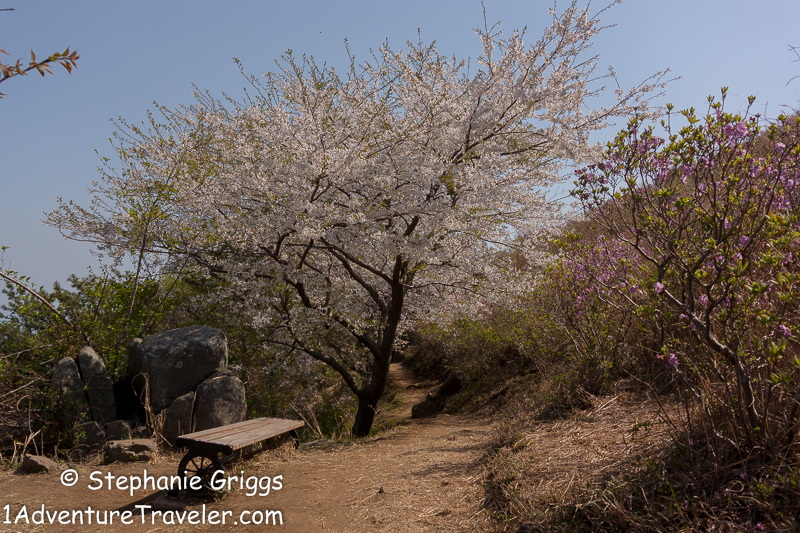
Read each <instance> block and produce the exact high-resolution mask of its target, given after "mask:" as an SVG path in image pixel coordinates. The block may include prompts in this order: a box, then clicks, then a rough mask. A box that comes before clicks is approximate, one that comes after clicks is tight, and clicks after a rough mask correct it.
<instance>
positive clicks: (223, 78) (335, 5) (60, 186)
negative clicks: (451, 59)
mask: <svg viewBox="0 0 800 533" xmlns="http://www.w3.org/2000/svg"><path fill="white" fill-rule="evenodd" d="M485 4H486V10H487V18H488V20H489V23H490V24H491V23H493V22H496V21H502V23H503V27H504V28H505V29H506V30H507V31H510V30H511V29H513V28H517V27H522V26H528V40H529V41H531V42H532V41H535V39H536V38H537V36H538V35H539V33H540V31H541V29H542V28H543V27H544V26H545V25H546V24H547V22H548V20H549V18H548V14H547V8H548V6H550V5H551V2H549V1H540V0H529V1H521V0H502V1H500V0H485ZM560 4H561V5H566V2H564V1H563V0H562V1H561V2H560ZM603 5H604V4H603V3H602V2H595V3H593V4H592V6H593V8H595V9H599V8H601V7H602V6H603ZM0 7H3V8H14V9H15V11H9V12H0V28H2V31H0V49H5V50H6V51H8V52H9V56H6V57H5V58H4V59H3V61H4V62H5V63H8V62H11V61H12V60H16V59H17V58H22V59H26V58H27V57H28V54H29V51H30V50H31V49H33V50H34V51H35V52H36V53H37V55H39V56H40V57H41V56H46V55H47V54H49V53H50V52H54V51H62V50H63V49H64V48H66V47H67V46H69V47H71V48H72V49H77V50H78V52H79V53H80V55H81V58H80V60H79V62H78V69H77V70H75V71H74V72H73V74H72V75H71V76H70V75H67V73H66V71H64V70H63V69H61V68H60V67H59V68H58V70H55V71H54V72H55V75H54V76H48V77H46V78H40V77H39V76H38V75H29V76H27V77H24V78H16V79H11V80H8V81H6V82H4V83H2V84H1V85H0V90H2V92H4V93H6V97H5V98H3V99H1V100H0V245H4V246H8V247H9V248H8V249H7V250H6V251H5V253H4V255H3V259H2V264H1V265H0V266H2V267H3V268H6V269H13V270H16V271H19V272H21V273H23V274H25V275H29V276H31V277H32V278H33V280H34V282H36V283H37V284H42V285H45V286H48V287H49V286H50V285H51V284H52V283H53V282H54V281H56V280H61V281H63V280H65V279H66V277H67V276H68V275H69V274H70V273H77V274H79V275H85V274H86V273H87V269H88V267H90V266H92V267H94V268H95V270H97V265H98V261H97V259H96V258H95V257H93V256H92V255H91V254H90V253H89V247H88V246H87V245H84V244H81V243H75V242H71V241H66V240H64V239H63V238H62V237H61V235H60V234H59V232H58V230H56V229H53V228H49V227H46V226H44V225H43V224H42V223H41V219H42V218H43V216H44V215H43V213H44V212H47V211H50V210H52V209H54V208H55V207H56V197H58V196H61V197H63V198H65V199H71V200H75V201H76V202H79V203H82V204H86V203H88V202H89V197H88V194H87V192H86V189H87V187H88V186H89V185H90V184H91V182H92V180H94V179H97V178H98V174H97V171H96V168H97V165H98V156H97V154H96V153H95V150H98V151H99V153H100V155H106V156H111V155H112V153H111V150H110V147H109V143H108V138H109V137H110V136H111V134H112V132H113V130H114V128H113V125H112V124H111V123H110V122H109V119H111V118H114V117H123V118H125V119H126V120H127V121H129V122H131V123H136V122H138V121H140V120H141V119H143V118H144V115H145V112H146V111H147V109H149V108H151V107H152V103H153V101H158V102H159V103H161V104H165V105H168V106H175V105H179V104H188V103H191V102H192V97H191V93H192V90H193V89H192V84H193V83H194V84H196V85H197V86H198V87H199V88H201V89H203V90H209V91H210V92H211V93H212V94H215V95H221V93H222V92H223V91H224V92H226V93H228V94H231V95H232V96H234V97H236V96H239V95H241V88H242V87H243V86H244V85H245V80H244V79H243V78H242V77H241V75H240V74H239V71H238V69H237V67H236V65H235V64H234V62H233V61H232V58H233V57H238V58H239V59H240V60H241V61H242V62H243V64H244V66H245V69H246V70H247V71H248V73H252V74H259V73H261V72H265V71H268V70H271V69H272V68H273V67H274V60H275V59H276V58H278V57H279V56H280V54H281V53H283V52H284V51H286V50H287V49H293V50H294V52H295V53H303V52H304V53H307V54H310V55H313V56H314V57H316V58H317V59H318V60H320V61H327V62H328V64H330V65H334V66H337V67H338V66H344V65H345V64H346V62H347V55H346V51H345V47H344V44H343V42H344V39H345V38H347V39H348V40H349V43H350V49H351V51H352V52H353V53H354V54H355V55H356V56H357V58H366V56H367V54H368V52H369V49H370V48H377V47H378V46H379V45H380V44H381V43H383V42H384V40H385V39H387V38H388V40H389V43H390V45H391V46H393V47H395V48H400V47H403V46H404V44H405V42H406V41H407V40H409V39H410V40H416V38H417V30H418V29H420V30H421V32H422V38H423V40H424V41H432V40H436V41H437V43H438V48H439V50H440V51H441V52H443V53H446V54H448V55H450V54H456V55H457V56H459V57H468V56H472V57H474V56H476V55H477V53H478V52H479V43H478V40H477V38H476V36H475V35H474V33H473V31H472V28H474V27H475V26H481V25H483V16H482V8H481V4H480V1H479V0H425V1H421V0H406V1H403V2H383V1H378V0H373V1H363V0H359V1H345V0H342V1H339V2H333V1H327V2H326V1H322V0H317V1H302V0H297V1H295V2H292V3H290V2H286V1H281V2H277V1H268V0H262V1H256V0H236V1H229V2H219V1H211V0H191V1H189V0H170V1H164V0H158V1H150V0H139V1H137V2H113V1H108V0H103V1H100V0H86V1H82V0H78V1H75V2H64V1H55V0H47V1H45V0H24V1H22V0H6V1H5V2H3V4H2V5H0ZM602 20H603V21H604V22H605V23H608V24H616V27H614V28H610V29H608V30H605V31H604V32H603V33H602V34H601V35H600V36H598V38H597V39H596V40H595V45H594V47H593V52H594V53H596V54H598V55H599V56H600V62H601V69H602V68H605V66H608V65H613V66H614V68H615V69H616V70H617V72H618V74H619V77H620V79H621V81H622V83H623V85H624V86H631V85H634V84H636V83H638V82H640V81H642V80H643V79H644V78H646V77H648V76H649V75H650V74H652V73H653V72H655V71H656V70H659V69H662V68H665V67H669V68H671V69H672V74H673V75H675V76H680V77H681V79H680V80H678V81H675V82H673V83H671V84H670V85H669V87H668V88H667V94H666V97H665V98H664V99H663V100H662V103H664V102H667V101H669V102H672V103H674V104H675V105H676V106H677V107H678V108H679V109H682V108H685V107H688V106H690V105H693V106H695V107H697V108H698V109H699V110H700V111H702V110H704V109H705V104H706V96H707V95H709V94H714V95H718V94H719V89H720V87H721V86H723V85H725V86H728V87H730V90H729V98H728V99H729V103H730V104H731V107H729V109H737V108H740V107H741V106H743V105H744V104H745V102H746V98H747V96H748V95H750V94H753V95H755V96H756V97H757V98H758V99H757V102H756V106H755V107H756V109H757V110H758V111H760V112H766V115H768V116H775V115H777V114H778V113H779V112H781V111H782V110H786V109H789V110H791V109H795V108H798V107H800V79H796V80H794V81H792V82H791V83H788V82H789V81H790V79H791V78H792V77H793V76H796V75H800V62H794V61H795V60H796V59H797V57H796V56H795V55H794V54H793V53H791V52H790V51H789V46H790V45H797V46H800V34H798V32H797V29H796V28H797V21H798V20H800V2H797V0H765V1H763V2H760V3H756V2H753V1H742V0H671V1H665V0H661V1H656V0H626V1H625V2H624V3H623V4H621V5H618V6H615V7H613V8H612V9H611V10H609V11H607V12H606V13H604V16H603V18H602ZM787 83H788V85H787ZM784 106H786V107H784ZM610 135H611V132H609V136H610ZM596 140H604V139H599V138H598V139H596Z"/></svg>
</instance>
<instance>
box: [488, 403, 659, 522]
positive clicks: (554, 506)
mask: <svg viewBox="0 0 800 533" xmlns="http://www.w3.org/2000/svg"><path fill="white" fill-rule="evenodd" d="M593 404H594V407H592V408H591V409H589V410H586V411H582V412H579V413H577V414H574V415H573V416H571V417H569V418H566V419H561V420H555V421H537V420H536V419H535V417H534V416H532V411H528V412H527V413H526V412H520V413H518V414H517V415H516V416H511V417H510V418H508V419H506V421H505V422H504V423H503V426H502V427H501V429H500V430H499V432H498V437H497V438H496V439H495V443H494V444H495V447H494V450H493V451H492V452H491V453H490V455H489V459H488V470H487V478H486V486H487V489H488V507H489V509H490V510H491V511H492V512H493V515H494V517H495V518H496V519H498V520H499V521H500V522H501V523H502V524H504V528H505V529H512V528H515V527H517V526H518V525H519V524H521V523H526V522H528V521H531V520H536V521H537V522H539V523H542V522H549V521H552V520H554V519H557V515H558V514H559V513H561V512H562V510H563V509H564V508H565V507H567V506H575V505H586V506H592V505H595V504H596V503H597V502H594V501H591V500H588V501H586V500H583V501H581V502H580V503H578V501H579V500H581V499H582V498H581V496H585V495H586V494H587V493H595V494H598V493H600V492H602V490H603V486H604V484H605V481H606V480H608V479H610V478H613V477H615V476H618V475H620V474H622V473H624V472H626V471H628V470H629V469H630V466H631V465H632V464H635V463H637V462H640V461H641V460H643V459H645V458H648V457H652V456H654V455H658V454H660V453H661V450H663V449H664V447H665V446H666V445H667V444H668V443H669V441H670V436H669V431H668V427H667V426H666V424H665V423H664V422H663V421H662V420H661V418H660V417H659V415H658V410H657V409H656V408H655V406H654V405H653V404H652V403H650V402H648V401H647V398H645V397H643V395H642V394H637V393H631V392H624V393H621V394H618V395H615V396H610V397H596V398H593Z"/></svg>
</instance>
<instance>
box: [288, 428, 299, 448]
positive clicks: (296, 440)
mask: <svg viewBox="0 0 800 533" xmlns="http://www.w3.org/2000/svg"><path fill="white" fill-rule="evenodd" d="M289 435H291V436H292V438H293V439H294V447H295V449H297V448H299V447H300V434H299V433H298V432H297V430H296V429H293V430H291V431H290V432H289Z"/></svg>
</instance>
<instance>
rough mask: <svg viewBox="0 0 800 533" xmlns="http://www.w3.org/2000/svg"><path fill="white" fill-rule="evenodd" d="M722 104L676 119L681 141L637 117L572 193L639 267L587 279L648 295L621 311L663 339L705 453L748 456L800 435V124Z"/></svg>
mask: <svg viewBox="0 0 800 533" xmlns="http://www.w3.org/2000/svg"><path fill="white" fill-rule="evenodd" d="M753 100H754V99H752V98H751V99H750V105H751V106H752V103H753ZM724 101H725V90H723V95H722V99H721V100H719V101H716V100H715V99H713V98H709V104H710V107H709V113H708V114H707V116H705V117H703V118H699V117H698V116H697V115H696V114H695V111H694V109H689V110H686V111H683V112H682V113H681V114H682V115H683V116H684V118H685V119H686V121H687V122H688V124H687V125H686V126H684V127H682V128H680V129H676V128H674V127H673V126H672V119H673V118H674V116H673V113H672V108H671V106H668V111H669V112H668V114H667V116H666V118H665V120H663V121H662V127H663V129H664V132H665V133H664V136H663V137H659V136H658V135H656V130H655V128H654V127H653V126H647V125H645V124H643V123H642V122H641V121H640V120H639V119H636V118H634V119H633V120H631V121H630V123H629V124H628V126H627V128H626V129H624V130H623V131H622V132H620V133H619V135H618V136H617V138H616V139H615V141H614V142H612V143H609V145H608V147H607V149H606V151H605V152H604V156H603V160H602V161H601V162H600V163H598V164H595V165H590V166H588V167H586V168H584V169H581V170H579V171H577V172H576V176H577V180H576V181H575V184H576V189H575V190H574V191H573V194H574V195H575V196H576V197H577V198H579V200H580V202H581V204H582V206H583V208H584V212H585V214H586V215H587V217H588V218H589V219H590V220H592V221H593V222H594V223H596V224H597V225H598V226H599V227H600V228H602V231H603V232H604V234H605V235H606V238H607V239H608V240H609V241H613V243H614V245H613V246H615V247H618V248H622V249H624V250H626V252H627V253H628V254H631V256H632V257H635V261H634V260H630V261H629V263H630V264H634V263H636V264H640V265H641V268H639V269H634V270H632V271H631V272H630V273H628V276H629V277H628V279H623V278H625V276H626V274H625V273H624V272H621V271H620V269H619V268H618V266H617V265H616V264H615V263H614V262H613V261H607V262H606V263H605V269H606V270H605V272H604V273H603V272H598V273H596V274H595V277H596V279H598V280H600V279H602V280H605V281H604V285H605V289H604V290H606V291H610V290H613V291H615V294H617V295H621V294H624V293H625V292H626V291H627V292H630V286H631V284H635V285H637V288H638V289H639V290H641V291H644V292H645V293H646V295H645V296H646V297H640V298H635V297H630V298H627V299H626V301H625V303H626V304H627V305H628V306H630V307H631V308H632V309H633V310H635V311H636V312H637V316H640V317H642V318H643V319H645V320H649V321H650V322H651V324H652V326H653V327H654V328H655V329H657V330H659V331H660V332H661V333H660V336H661V337H662V338H661V344H662V345H661V354H662V356H661V357H660V359H661V361H663V363H664V364H666V365H669V368H670V369H671V371H672V372H674V375H675V377H676V379H677V380H678V381H679V382H680V384H681V386H682V390H683V391H686V392H688V393H689V394H688V396H687V398H689V399H687V402H689V403H691V404H692V408H691V409H687V411H686V412H687V413H691V414H692V416H697V415H699V416H700V417H701V419H702V424H700V425H699V427H702V428H703V430H704V432H705V437H706V439H704V440H705V442H707V443H708V444H709V446H711V447H712V448H713V447H714V446H716V445H717V444H729V445H733V446H734V447H735V449H737V450H739V451H741V452H745V453H747V452H749V451H752V450H754V449H763V448H769V449H775V448H777V447H784V446H786V445H791V444H793V443H794V442H795V439H796V437H797V433H798V415H800V409H798V406H800V357H798V349H797V348H798V346H797V341H796V340H795V335H794V333H795V332H796V330H797V328H798V316H799V315H798V292H797V291H798V289H797V285H798V281H800V277H798V276H799V272H798V271H799V270H800V269H798V266H799V265H798V261H797V256H798V251H799V250H798V247H800V221H799V220H798V202H800V143H799V142H798V141H799V140H798V135H799V134H800V119H798V118H797V117H795V116H791V117H789V116H781V117H779V118H778V119H777V120H776V121H774V122H773V123H771V124H768V125H766V126H764V125H763V124H764V121H763V119H761V117H759V116H758V115H753V114H750V112H749V107H748V110H747V111H746V112H745V113H744V115H742V116H740V115H735V114H730V113H727V112H725V110H724ZM598 266H599V265H598ZM636 276H638V282H637V280H636ZM598 294H600V293H598ZM692 427H698V425H692Z"/></svg>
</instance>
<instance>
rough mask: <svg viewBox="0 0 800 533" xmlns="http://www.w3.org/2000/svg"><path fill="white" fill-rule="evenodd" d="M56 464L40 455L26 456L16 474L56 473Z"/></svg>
mask: <svg viewBox="0 0 800 533" xmlns="http://www.w3.org/2000/svg"><path fill="white" fill-rule="evenodd" d="M58 470H59V468H58V463H56V462H55V461H53V460H52V459H48V458H47V457H43V456H41V455H26V456H25V457H23V458H22V464H21V465H20V467H19V470H18V472H19V473H20V474H38V473H39V472H57V471H58Z"/></svg>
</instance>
